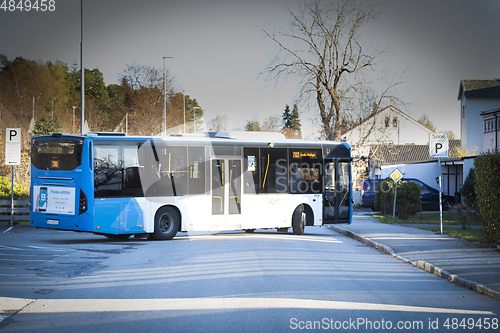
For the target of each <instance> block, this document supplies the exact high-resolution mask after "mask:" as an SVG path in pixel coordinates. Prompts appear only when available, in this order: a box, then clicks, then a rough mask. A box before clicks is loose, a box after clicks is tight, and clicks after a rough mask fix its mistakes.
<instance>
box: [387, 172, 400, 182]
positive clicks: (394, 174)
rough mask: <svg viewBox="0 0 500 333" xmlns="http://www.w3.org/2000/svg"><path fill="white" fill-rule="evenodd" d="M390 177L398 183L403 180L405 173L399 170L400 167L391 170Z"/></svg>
mask: <svg viewBox="0 0 500 333" xmlns="http://www.w3.org/2000/svg"><path fill="white" fill-rule="evenodd" d="M389 177H391V179H392V180H394V181H395V182H396V183H397V182H399V181H400V180H401V178H403V173H402V172H401V171H399V169H396V170H394V171H393V172H391V174H390V175H389Z"/></svg>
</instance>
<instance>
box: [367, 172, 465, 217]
mask: <svg viewBox="0 0 500 333" xmlns="http://www.w3.org/2000/svg"><path fill="white" fill-rule="evenodd" d="M380 181H381V179H365V180H363V184H362V187H361V206H363V207H371V208H372V209H373V210H375V209H374V207H373V202H374V201H375V195H376V190H377V187H378V184H379V183H380ZM403 181H408V182H414V183H415V184H417V185H419V186H420V191H421V195H420V201H421V202H422V209H423V210H438V209H439V191H438V190H436V189H435V188H433V187H431V186H429V185H427V184H426V183H424V182H422V181H421V180H418V179H415V178H403ZM441 201H442V203H443V210H449V209H450V208H451V207H453V205H454V204H455V197H453V196H451V195H446V194H443V193H442V194H441Z"/></svg>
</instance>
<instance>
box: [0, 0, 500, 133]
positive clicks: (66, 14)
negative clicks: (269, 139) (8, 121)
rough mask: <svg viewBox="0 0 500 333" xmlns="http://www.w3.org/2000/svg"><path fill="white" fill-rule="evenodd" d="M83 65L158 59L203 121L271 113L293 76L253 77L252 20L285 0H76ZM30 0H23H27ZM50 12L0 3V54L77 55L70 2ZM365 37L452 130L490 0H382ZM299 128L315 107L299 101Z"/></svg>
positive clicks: (485, 39)
mask: <svg viewBox="0 0 500 333" xmlns="http://www.w3.org/2000/svg"><path fill="white" fill-rule="evenodd" d="M83 1H84V9H83V25H84V41H83V43H84V60H83V62H84V66H85V68H89V69H94V68H98V69H99V70H100V71H101V72H102V73H103V74H104V80H105V83H106V84H111V83H118V80H119V77H120V74H121V73H122V72H123V69H124V68H125V66H126V65H127V64H132V63H134V62H136V63H138V64H142V65H152V66H156V67H159V68H162V67H163V63H162V56H170V57H173V58H172V59H167V60H166V64H167V68H168V69H169V71H170V72H171V73H172V74H173V75H174V76H175V78H176V82H177V84H178V85H179V88H180V89H184V90H185V91H186V94H188V95H190V96H191V98H196V99H197V100H198V102H199V104H200V106H201V107H202V108H203V109H204V110H205V120H206V121H210V120H211V119H212V118H214V117H215V116H216V115H217V114H219V115H223V114H225V115H227V116H228V117H229V120H230V121H229V125H230V127H231V128H230V129H233V127H237V126H239V127H243V126H244V125H245V123H246V121H247V120H250V119H252V118H254V117H255V118H257V119H258V120H260V121H261V122H262V121H263V120H264V119H265V118H266V117H268V116H270V115H276V116H281V114H282V112H283V109H284V107H285V105H286V104H289V105H290V106H291V105H292V104H293V103H294V101H295V98H296V97H297V94H298V89H299V88H298V87H297V86H296V85H294V84H293V82H289V83H288V84H286V85H280V86H278V87H275V86H274V84H273V83H271V82H266V81H265V76H259V73H261V72H263V71H264V70H265V68H266V66H267V65H268V64H269V62H270V60H271V59H272V56H273V55H274V52H275V45H273V44H272V43H271V42H270V41H269V40H266V39H265V38H264V36H263V33H262V32H261V30H260V29H259V27H264V28H268V27H273V26H279V25H281V26H285V25H287V24H288V23H289V22H290V17H289V14H288V10H287V7H289V8H292V9H293V8H294V6H295V4H296V1H294V0H288V1H287V0H257V1H256V0H251V1H248V0H195V1H191V0H183V1H178V0H177V1H168V0H146V1H137V0H135V1H130V0H83ZM32 2H33V1H32ZM55 5H56V9H55V11H53V12H44V13H42V12H34V11H30V12H19V11H16V12H9V11H4V10H1V9H0V53H2V54H4V55H6V56H7V57H8V58H9V59H11V60H13V59H14V58H15V57H17V56H22V57H25V58H27V59H31V60H42V61H48V60H50V61H55V60H61V61H62V62H65V63H67V64H68V65H70V66H71V64H72V63H74V62H76V63H77V64H78V67H79V61H80V60H79V59H80V56H79V54H80V1H79V0H64V1H63V0H55ZM381 10H382V17H381V20H380V22H379V24H377V28H376V30H375V31H373V35H374V38H376V39H377V40H378V39H380V42H381V43H382V44H386V45H388V46H389V47H390V49H391V51H392V52H393V53H394V54H395V59H396V60H395V62H394V65H395V66H400V67H401V66H402V67H406V70H407V73H408V74H409V75H411V76H412V78H410V79H408V80H407V82H406V84H405V85H404V86H401V87H400V89H399V91H398V93H399V96H400V97H401V98H402V99H403V100H405V101H406V102H408V103H411V104H410V105H409V106H408V108H407V109H405V110H403V111H406V112H408V113H409V114H410V115H411V116H413V117H414V118H416V119H417V118H419V117H420V116H421V115H422V114H423V113H426V114H427V115H428V116H429V117H430V119H431V121H432V122H433V123H434V125H435V126H436V127H437V129H438V130H440V131H446V130H452V131H453V132H454V133H455V135H456V136H458V135H459V129H458V127H459V102H458V101H457V94H458V87H459V83H460V79H462V78H464V79H488V78H497V77H500V62H499V61H498V60H499V59H500V43H499V40H498V33H499V32H500V22H499V20H498V15H499V14H500V1H497V0H475V1H470V0H443V1H439V0H420V1H414V0H413V1H407V0H385V1H384V0H382V1H381ZM299 109H300V110H301V112H302V114H301V117H302V119H303V122H304V125H305V128H304V129H303V133H304V134H305V135H306V136H307V137H310V138H311V137H315V135H314V134H313V133H314V131H315V129H314V126H313V125H312V124H311V122H310V121H309V120H310V119H311V118H314V117H316V115H317V110H316V109H314V108H311V109H308V107H307V106H306V105H303V106H300V105H299Z"/></svg>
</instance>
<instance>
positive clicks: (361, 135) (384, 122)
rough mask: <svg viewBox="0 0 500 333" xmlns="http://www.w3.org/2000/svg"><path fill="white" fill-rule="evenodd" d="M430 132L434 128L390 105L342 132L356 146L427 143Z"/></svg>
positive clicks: (344, 137)
mask: <svg viewBox="0 0 500 333" xmlns="http://www.w3.org/2000/svg"><path fill="white" fill-rule="evenodd" d="M430 133H432V130H430V129H429V128H427V127H426V126H424V125H422V124H420V123H419V122H418V121H416V120H415V119H413V118H412V117H410V116H409V115H407V114H406V113H404V112H402V111H400V110H398V109H397V108H395V107H394V106H388V107H386V108H384V109H382V110H380V111H379V112H377V113H376V114H374V115H372V116H371V117H369V118H368V119H366V120H364V121H363V122H362V123H361V124H359V125H358V126H356V127H354V128H353V129H351V130H349V131H347V132H345V133H344V134H342V140H343V141H346V142H347V143H349V144H350V145H351V147H354V148H357V147H361V146H366V147H369V146H371V145H378V144H388V143H392V144H396V145H404V144H427V143H428V142H429V134H430Z"/></svg>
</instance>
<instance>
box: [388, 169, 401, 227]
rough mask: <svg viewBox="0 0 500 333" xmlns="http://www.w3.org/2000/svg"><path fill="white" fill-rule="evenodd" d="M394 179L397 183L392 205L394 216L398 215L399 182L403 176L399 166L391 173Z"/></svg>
mask: <svg viewBox="0 0 500 333" xmlns="http://www.w3.org/2000/svg"><path fill="white" fill-rule="evenodd" d="M389 177H391V179H392V180H394V182H395V183H396V189H395V191H394V204H393V205H392V218H394V217H395V216H396V196H397V195H398V182H399V181H400V180H401V178H403V173H401V171H399V169H398V168H396V169H395V170H394V171H393V172H391V174H390V175H389Z"/></svg>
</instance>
